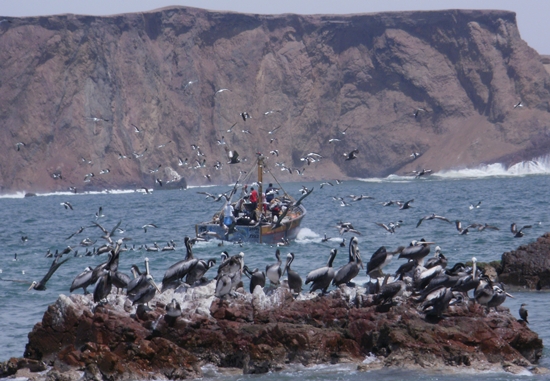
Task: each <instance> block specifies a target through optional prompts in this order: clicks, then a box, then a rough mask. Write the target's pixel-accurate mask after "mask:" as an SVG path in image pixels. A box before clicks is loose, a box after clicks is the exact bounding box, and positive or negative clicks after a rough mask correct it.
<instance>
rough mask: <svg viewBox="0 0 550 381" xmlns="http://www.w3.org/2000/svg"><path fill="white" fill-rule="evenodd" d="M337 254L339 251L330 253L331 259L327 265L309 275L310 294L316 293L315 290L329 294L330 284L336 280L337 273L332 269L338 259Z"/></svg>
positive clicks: (307, 279)
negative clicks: (335, 259)
mask: <svg viewBox="0 0 550 381" xmlns="http://www.w3.org/2000/svg"><path fill="white" fill-rule="evenodd" d="M337 252H338V251H337V250H336V249H332V250H331V251H330V257H329V260H328V263H327V265H326V266H323V267H321V268H318V269H316V270H313V271H311V272H310V273H309V274H307V277H306V284H309V283H311V288H310V290H309V292H314V291H315V290H321V291H322V292H323V293H326V292H327V289H328V288H329V286H330V283H331V282H332V280H333V279H334V275H335V273H336V271H335V270H334V268H333V267H332V262H334V258H336V253H337Z"/></svg>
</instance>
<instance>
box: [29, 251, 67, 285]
mask: <svg viewBox="0 0 550 381" xmlns="http://www.w3.org/2000/svg"><path fill="white" fill-rule="evenodd" d="M60 259H61V255H59V256H56V257H55V259H54V260H53V262H52V264H51V266H50V269H49V270H48V272H47V273H46V275H44V278H42V279H41V280H40V281H39V282H36V281H33V282H32V283H31V286H30V287H29V290H30V289H31V288H34V289H35V290H37V291H45V290H46V283H47V282H48V280H50V278H51V277H52V275H53V273H54V272H55V271H56V270H57V269H58V268H59V266H61V265H62V264H63V263H65V262H67V261H68V260H69V259H70V258H67V259H65V260H63V261H61V262H59V260H60Z"/></svg>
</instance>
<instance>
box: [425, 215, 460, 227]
mask: <svg viewBox="0 0 550 381" xmlns="http://www.w3.org/2000/svg"><path fill="white" fill-rule="evenodd" d="M427 220H441V221H446V222H448V223H452V222H451V221H450V220H449V219H448V218H445V217H443V216H438V215H436V214H435V213H432V214H430V215H428V216H424V217H422V218H421V219H420V220H419V221H418V223H417V224H416V227H419V226H420V224H421V223H422V221H427Z"/></svg>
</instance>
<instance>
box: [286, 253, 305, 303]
mask: <svg viewBox="0 0 550 381" xmlns="http://www.w3.org/2000/svg"><path fill="white" fill-rule="evenodd" d="M293 261H294V253H288V254H287V255H286V264H285V268H284V269H283V275H284V273H285V271H286V272H287V274H288V288H290V290H291V291H292V292H295V293H297V294H299V293H300V292H302V278H301V277H300V275H299V274H298V273H297V272H296V271H294V270H292V269H291V268H290V265H291V264H292V262H293Z"/></svg>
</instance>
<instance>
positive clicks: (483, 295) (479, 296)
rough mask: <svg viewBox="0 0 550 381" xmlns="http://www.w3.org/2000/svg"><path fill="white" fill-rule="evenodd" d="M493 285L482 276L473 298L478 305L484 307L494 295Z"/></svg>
mask: <svg viewBox="0 0 550 381" xmlns="http://www.w3.org/2000/svg"><path fill="white" fill-rule="evenodd" d="M494 292H495V291H494V289H493V283H492V282H491V280H490V279H489V278H488V277H487V276H485V275H483V276H482V277H481V278H480V280H479V284H478V286H477V287H476V288H475V291H474V298H475V300H476V302H478V303H479V304H481V305H483V306H486V305H487V303H489V301H490V300H491V298H492V297H493V295H494Z"/></svg>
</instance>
